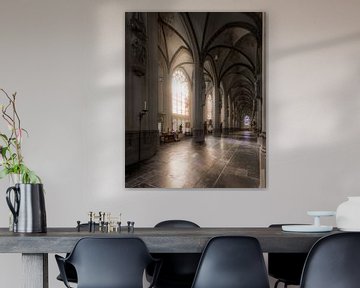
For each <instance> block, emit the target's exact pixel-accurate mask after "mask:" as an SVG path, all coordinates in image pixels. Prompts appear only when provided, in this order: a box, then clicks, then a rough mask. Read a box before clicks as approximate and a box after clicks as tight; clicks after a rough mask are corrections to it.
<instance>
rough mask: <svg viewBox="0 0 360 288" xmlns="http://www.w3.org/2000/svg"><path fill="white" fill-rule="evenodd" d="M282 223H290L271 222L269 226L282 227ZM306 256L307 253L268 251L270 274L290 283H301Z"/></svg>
mask: <svg viewBox="0 0 360 288" xmlns="http://www.w3.org/2000/svg"><path fill="white" fill-rule="evenodd" d="M282 225H290V224H271V225H270V226H269V228H281V226H282ZM292 225H293V224H292ZM296 225H298V224H296ZM306 257H307V253H268V271H269V275H270V276H272V277H274V278H276V279H279V280H281V281H282V282H284V283H286V284H288V285H300V279H301V273H302V270H303V268H304V264H305V260H306Z"/></svg>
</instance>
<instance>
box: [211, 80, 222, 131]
mask: <svg viewBox="0 0 360 288" xmlns="http://www.w3.org/2000/svg"><path fill="white" fill-rule="evenodd" d="M220 97H221V94H220V89H219V86H218V85H214V123H213V125H214V132H213V133H214V136H216V137H220V136H221V131H220V122H221V99H220Z"/></svg>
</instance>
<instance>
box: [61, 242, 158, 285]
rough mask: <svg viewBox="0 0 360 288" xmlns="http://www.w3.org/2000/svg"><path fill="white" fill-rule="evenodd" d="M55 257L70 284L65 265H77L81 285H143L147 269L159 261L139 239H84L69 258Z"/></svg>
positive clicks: (64, 277)
mask: <svg viewBox="0 0 360 288" xmlns="http://www.w3.org/2000/svg"><path fill="white" fill-rule="evenodd" d="M55 258H56V262H57V264H58V267H59V270H60V275H61V277H62V279H63V281H64V284H65V286H66V287H70V285H69V281H68V279H67V275H66V273H65V265H64V264H65V263H70V264H71V265H73V266H74V268H75V269H76V273H77V278H78V284H77V287H78V288H94V287H98V288H143V273H144V270H145V268H146V267H147V266H148V265H149V264H151V263H153V262H155V261H156V260H155V259H153V258H152V257H151V255H150V254H149V251H148V249H147V247H146V245H145V243H144V242H143V241H142V240H141V239H139V238H82V239H80V240H79V241H78V242H77V244H76V245H75V247H74V249H73V251H72V252H71V253H70V255H69V256H68V257H66V258H63V257H61V256H59V255H55ZM158 268H159V266H156V268H155V272H154V275H155V277H154V280H156V275H157V274H158ZM152 286H153V284H151V286H150V287H152Z"/></svg>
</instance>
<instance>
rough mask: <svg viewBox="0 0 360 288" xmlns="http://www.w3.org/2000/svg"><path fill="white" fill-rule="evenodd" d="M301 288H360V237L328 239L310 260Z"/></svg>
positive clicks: (316, 247) (356, 234)
mask: <svg viewBox="0 0 360 288" xmlns="http://www.w3.org/2000/svg"><path fill="white" fill-rule="evenodd" d="M300 287H301V288H358V287H360V233H359V232H348V233H338V234H332V235H329V236H325V237H323V238H321V239H320V240H319V241H317V242H316V243H315V244H314V246H313V247H312V248H311V250H310V252H309V256H308V258H307V259H306V262H305V267H304V271H303V275H302V278H301V285H300Z"/></svg>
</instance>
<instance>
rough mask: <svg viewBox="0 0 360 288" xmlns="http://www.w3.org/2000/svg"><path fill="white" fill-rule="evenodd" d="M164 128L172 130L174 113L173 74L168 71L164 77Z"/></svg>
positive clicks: (166, 130)
mask: <svg viewBox="0 0 360 288" xmlns="http://www.w3.org/2000/svg"><path fill="white" fill-rule="evenodd" d="M164 113H165V117H164V130H165V132H168V131H171V127H172V123H171V115H172V93H171V75H170V74H168V73H167V75H166V77H164Z"/></svg>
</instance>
